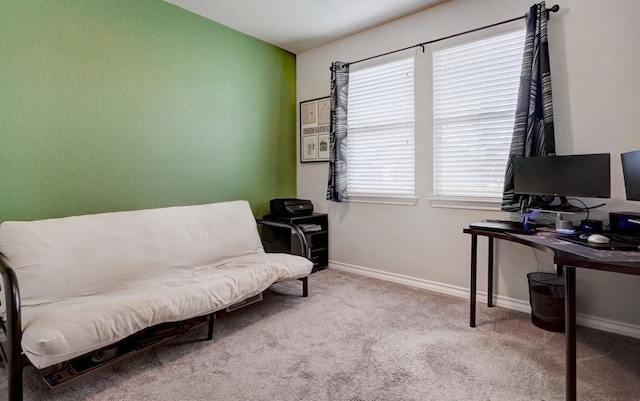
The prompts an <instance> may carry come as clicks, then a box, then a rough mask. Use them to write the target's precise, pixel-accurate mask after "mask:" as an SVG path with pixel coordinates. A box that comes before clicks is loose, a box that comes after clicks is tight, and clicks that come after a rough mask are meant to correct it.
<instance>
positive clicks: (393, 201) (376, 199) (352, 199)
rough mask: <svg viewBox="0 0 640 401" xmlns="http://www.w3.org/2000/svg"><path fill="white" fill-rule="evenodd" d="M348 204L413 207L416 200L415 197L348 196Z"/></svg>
mask: <svg viewBox="0 0 640 401" xmlns="http://www.w3.org/2000/svg"><path fill="white" fill-rule="evenodd" d="M348 202H349V203H380V204H385V205H404V206H415V204H416V203H417V202H418V198H416V197H415V196H382V195H349V198H348Z"/></svg>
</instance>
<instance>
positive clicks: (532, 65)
mask: <svg viewBox="0 0 640 401" xmlns="http://www.w3.org/2000/svg"><path fill="white" fill-rule="evenodd" d="M547 19H548V14H547V9H546V7H545V3H544V2H542V3H540V4H534V5H533V6H532V7H531V9H530V10H529V14H528V15H527V36H526V39H525V45H524V57H523V60H522V73H521V75H520V89H519V92H518V103H517V105H516V118H515V124H514V127H513V137H512V139H511V150H510V151H509V159H508V161H507V169H506V173H505V180H504V194H503V198H502V210H505V211H510V212H516V211H520V212H523V213H524V212H525V211H526V209H528V208H529V207H530V206H532V205H533V204H534V203H535V197H534V196H530V195H516V194H515V193H514V191H513V158H515V157H519V156H527V157H531V156H550V155H554V154H555V152H556V145H555V136H554V131H553V103H552V100H551V71H550V68H549V43H548V41H547Z"/></svg>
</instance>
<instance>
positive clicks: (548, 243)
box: [463, 228, 640, 275]
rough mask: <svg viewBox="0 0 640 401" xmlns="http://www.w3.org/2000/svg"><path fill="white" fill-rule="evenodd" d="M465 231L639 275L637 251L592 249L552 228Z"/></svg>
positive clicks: (569, 261) (573, 262) (559, 260)
mask: <svg viewBox="0 0 640 401" xmlns="http://www.w3.org/2000/svg"><path fill="white" fill-rule="evenodd" d="M463 231H464V232H465V233H467V234H472V235H473V234H475V235H482V236H486V237H492V238H498V239H502V240H506V241H511V242H516V243H520V244H523V245H527V246H530V247H534V248H536V249H540V250H543V251H548V252H551V254H552V255H553V260H554V263H556V264H559V265H564V266H573V267H580V268H585V269H594V270H604V271H611V272H617V273H624V274H632V275H640V252H638V251H615V250H602V249H594V248H589V247H586V246H582V245H578V244H574V243H572V242H568V241H563V240H561V239H559V238H556V235H555V232H553V231H542V230H540V231H536V232H535V233H534V234H515V233H502V232H496V231H488V230H481V229H474V228H465V229H464V230H463Z"/></svg>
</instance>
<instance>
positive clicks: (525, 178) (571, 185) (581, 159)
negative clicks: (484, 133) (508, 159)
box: [513, 153, 611, 211]
mask: <svg viewBox="0 0 640 401" xmlns="http://www.w3.org/2000/svg"><path fill="white" fill-rule="evenodd" d="M610 159H611V155H610V154H609V153H598V154H587V155H569V156H543V157H518V158H515V159H513V178H514V192H515V193H516V194H523V195H541V196H553V197H555V196H558V197H560V205H555V208H553V207H549V206H548V205H546V206H545V207H544V209H547V210H554V211H575V209H576V208H575V206H572V205H570V204H569V203H568V202H567V199H566V198H567V197H585V198H610V197H611V167H610V165H611V160H610Z"/></svg>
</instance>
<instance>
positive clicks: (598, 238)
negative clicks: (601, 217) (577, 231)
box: [587, 234, 611, 244]
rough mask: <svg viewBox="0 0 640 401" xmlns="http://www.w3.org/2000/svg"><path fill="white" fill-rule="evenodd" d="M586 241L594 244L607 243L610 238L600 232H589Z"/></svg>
mask: <svg viewBox="0 0 640 401" xmlns="http://www.w3.org/2000/svg"><path fill="white" fill-rule="evenodd" d="M587 241H588V242H593V243H594V244H608V243H609V242H611V240H610V239H609V238H607V237H605V236H604V235H602V234H591V235H590V236H589V238H587Z"/></svg>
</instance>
